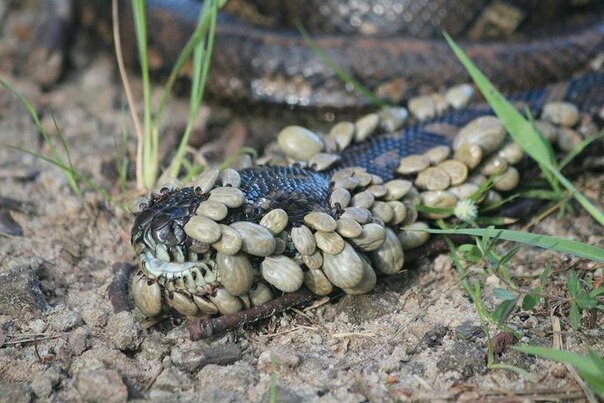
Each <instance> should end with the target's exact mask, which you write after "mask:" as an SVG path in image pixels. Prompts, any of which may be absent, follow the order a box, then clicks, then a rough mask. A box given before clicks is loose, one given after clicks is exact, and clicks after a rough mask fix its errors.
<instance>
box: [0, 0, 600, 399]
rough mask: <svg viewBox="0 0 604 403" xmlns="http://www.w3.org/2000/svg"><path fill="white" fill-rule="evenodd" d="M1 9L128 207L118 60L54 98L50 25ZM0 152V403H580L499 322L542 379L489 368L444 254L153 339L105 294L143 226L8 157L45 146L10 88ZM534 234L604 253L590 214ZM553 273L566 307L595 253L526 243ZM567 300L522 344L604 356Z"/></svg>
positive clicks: (39, 166) (178, 114)
mask: <svg viewBox="0 0 604 403" xmlns="http://www.w3.org/2000/svg"><path fill="white" fill-rule="evenodd" d="M3 4H6V3H3V2H0V19H1V20H2V22H3V23H2V24H1V28H0V29H1V31H2V32H1V36H0V77H2V78H3V79H4V80H6V81H8V82H9V83H10V84H11V85H12V86H13V87H14V88H15V89H16V90H17V91H19V92H20V93H21V94H22V95H23V96H24V97H26V98H27V99H29V100H30V101H31V102H32V103H33V104H34V106H35V107H36V108H37V109H38V110H39V111H40V113H41V116H42V125H43V126H44V127H45V128H47V129H48V130H49V131H50V132H54V129H53V122H52V118H51V113H50V112H51V111H52V113H54V116H55V117H56V120H57V123H58V126H59V127H60V129H61V131H62V133H63V135H64V136H65V138H66V140H67V142H68V144H69V147H70V151H71V157H72V159H73V164H74V165H75V167H77V169H78V170H79V171H80V172H81V173H83V174H85V175H87V176H89V177H90V178H91V179H92V180H93V181H94V182H95V183H98V184H100V185H101V186H102V187H103V188H104V189H106V190H107V191H108V192H109V193H110V194H111V195H112V196H113V197H115V198H118V199H119V197H120V195H121V192H120V189H119V187H118V184H117V180H116V179H115V177H114V176H112V175H111V173H110V171H111V169H108V168H107V167H111V163H112V160H113V159H114V157H115V155H116V151H115V144H116V142H119V138H120V134H121V133H122V128H123V126H124V125H128V124H129V120H128V119H129V118H128V116H127V113H126V112H124V107H123V106H124V105H125V98H124V94H123V91H122V88H121V85H120V82H119V79H118V77H117V71H116V67H115V63H114V59H113V57H112V55H111V54H109V53H106V52H102V51H93V50H91V49H92V47H91V40H90V38H86V37H82V38H78V39H77V41H76V43H75V44H74V51H73V53H72V55H71V58H70V66H69V69H68V71H67V74H66V75H65V76H64V77H63V78H62V79H61V81H60V82H59V84H57V85H54V86H52V87H50V88H48V89H43V88H41V87H40V86H39V85H37V84H35V83H34V82H33V81H32V80H31V79H30V78H29V77H28V75H27V74H26V72H25V69H24V68H23V62H24V60H23V59H24V55H26V54H27V46H28V44H29V43H30V42H31V40H32V31H31V27H32V22H33V21H35V19H36V18H37V17H38V16H37V14H35V13H33V12H32V11H31V10H29V9H20V8H17V9H13V8H6V6H2V5H3ZM133 81H134V83H135V89H136V88H140V85H138V83H137V79H136V78H135V77H134V78H133ZM136 92H137V93H138V95H140V91H139V90H137V91H136ZM139 99H140V97H139ZM186 110H187V104H186V102H185V101H183V100H175V101H174V102H173V103H172V104H171V106H170V111H169V113H168V114H167V115H168V116H170V117H171V118H170V121H168V122H166V124H165V127H166V130H165V133H166V138H167V140H165V142H164V143H165V144H164V150H165V149H166V147H170V146H171V145H172V144H174V142H175V139H174V137H175V136H174V135H175V134H176V133H177V132H178V130H179V129H182V128H183V127H184V123H183V122H184V119H185V117H186ZM211 116H212V109H208V108H207V107H206V108H205V109H204V113H203V117H204V119H201V120H200V124H199V130H198V136H199V137H198V138H199V139H205V138H209V135H208V134H207V133H211V132H213V131H211V130H207V129H206V127H207V124H208V122H210V121H211ZM214 132H220V133H224V134H225V136H226V135H227V134H229V133H230V134H232V135H234V136H235V140H229V141H226V142H225V141H224V140H222V141H218V142H215V143H213V144H214V146H206V149H208V150H210V151H211V152H215V151H216V149H217V148H220V147H223V148H224V147H227V148H228V149H229V150H232V149H233V148H234V147H236V146H237V145H239V143H241V142H242V141H243V140H245V128H244V127H242V125H241V124H240V123H237V122H234V123H232V124H227V125H225V126H224V128H223V129H221V130H218V131H214ZM0 143H1V144H2V145H3V146H2V147H0V196H3V197H10V198H13V199H16V200H18V201H20V204H19V206H18V207H19V208H18V209H17V210H10V212H9V210H3V211H2V214H1V216H0V232H1V233H0V401H6V402H28V401H32V400H34V401H56V402H59V401H80V400H83V401H105V402H113V401H125V400H154V401H177V400H178V401H206V402H215V401H216V402H223V401H232V402H238V401H255V402H260V401H262V402H265V401H269V400H270V398H271V394H272V393H273V394H275V396H276V401H283V402H302V401H312V402H332V401H347V402H363V401H401V400H437V399H438V400H444V399H461V400H478V399H493V400H496V399H507V400H509V401H516V400H531V399H541V400H578V401H580V400H583V399H585V394H584V393H583V390H582V389H581V386H580V385H579V384H578V383H577V381H576V379H575V377H574V374H573V373H572V372H569V370H568V369H567V368H566V367H565V366H564V365H562V364H557V363H553V362H550V361H545V360H542V359H539V358H534V357H529V356H526V355H523V354H521V353H518V352H515V351H514V350H511V349H510V348H508V346H507V344H506V343H505V335H503V334H502V333H501V332H500V331H499V330H497V329H496V328H495V327H493V326H490V327H489V331H490V334H491V336H496V337H498V340H503V342H502V345H503V347H502V348H501V351H498V353H497V354H496V356H495V361H496V362H497V363H505V364H512V365H515V366H517V367H520V368H523V369H525V370H527V371H528V372H529V373H530V374H531V376H530V377H522V376H519V375H517V374H516V373H514V372H512V371H507V370H502V369H489V368H487V365H486V362H487V361H486V352H487V348H486V346H487V339H486V336H485V334H484V332H483V330H482V329H481V328H480V319H479V317H478V316H477V314H476V311H475V308H474V305H473V304H472V303H471V301H470V300H469V299H468V298H467V296H466V295H465V294H464V292H463V291H462V289H461V287H460V285H459V281H460V279H459V276H458V275H457V273H456V271H455V270H454V268H453V267H452V264H451V261H450V259H449V257H448V256H447V255H441V256H438V257H436V258H435V259H431V260H423V261H421V262H419V263H417V264H411V265H408V266H407V267H406V269H407V271H406V272H405V273H403V274H401V275H398V276H394V277H391V278H388V279H386V281H381V282H380V283H379V284H378V286H377V287H376V289H375V290H374V291H373V292H372V293H370V294H369V295H364V296H355V297H343V298H339V299H336V300H332V301H321V304H316V305H315V306H312V307H310V308H306V309H301V310H290V311H288V312H286V313H284V314H279V315H276V316H275V317H273V318H271V319H270V320H265V321H262V322H260V323H257V324H254V325H250V326H247V327H245V328H243V329H240V330H237V331H235V332H232V333H229V334H227V335H224V336H221V337H218V338H215V339H211V340H208V341H201V342H191V341H190V340H189V338H188V333H187V331H186V329H185V327H184V326H183V324H182V321H180V320H176V319H174V320H166V321H164V322H163V323H161V324H160V325H157V326H153V327H151V328H146V326H145V322H144V321H143V319H144V318H143V317H142V315H141V314H140V312H138V311H137V310H133V311H129V312H121V313H119V314H114V312H113V308H112V305H111V303H110V301H109V300H108V298H107V288H108V286H109V284H110V282H111V281H112V278H113V273H114V265H116V264H120V263H122V262H127V263H135V259H134V252H133V250H132V249H131V247H130V245H129V230H130V226H131V224H132V222H133V218H132V217H131V216H130V215H129V214H128V213H126V212H124V211H123V210H122V209H120V208H119V207H118V206H117V204H116V203H109V202H108V201H107V200H105V199H104V198H103V197H102V196H101V195H100V194H99V192H98V191H96V190H94V189H89V188H88V187H86V186H84V189H86V191H85V194H84V199H85V206H83V204H82V203H81V202H80V200H79V199H78V198H77V197H76V196H75V195H74V194H73V192H72V191H71V190H70V188H69V186H68V183H67V181H66V179H65V177H64V176H63V175H62V173H61V172H60V170H59V169H57V168H56V167H54V166H52V165H50V164H48V163H46V162H44V161H42V160H41V159H39V158H36V157H33V156H31V155H29V154H27V153H24V152H20V151H16V150H15V149H11V148H7V147H5V146H4V145H11V146H14V147H19V148H22V149H24V150H28V151H31V152H36V153H41V154H43V155H49V152H50V150H49V147H48V146H47V145H45V144H44V142H43V141H42V139H41V136H40V135H39V132H38V130H37V129H36V127H35V126H34V124H33V123H32V121H31V118H30V116H29V115H28V113H27V112H26V111H25V109H24V108H23V107H22V106H21V105H20V104H19V102H18V100H17V99H16V98H15V97H14V96H13V95H11V94H10V93H9V92H8V91H5V90H0ZM216 144H218V145H217V146H216ZM219 151H220V150H219ZM576 184H577V185H578V186H579V188H580V189H581V190H582V191H583V192H584V193H585V194H586V195H587V196H588V197H590V198H591V199H592V200H595V201H596V202H597V203H599V206H600V207H602V202H603V200H604V198H603V194H604V175H602V174H599V175H598V174H590V173H586V174H584V175H583V176H581V177H580V178H578V180H577V181H576ZM129 185H130V186H132V185H133V183H132V182H130V183H129ZM9 215H10V218H12V219H14V222H13V221H11V220H10V218H7V217H9ZM18 228H21V230H22V235H19V233H18ZM531 230H533V231H535V232H539V233H543V234H548V235H556V236H562V237H567V238H571V239H576V240H580V241H583V242H588V243H590V244H592V245H596V246H600V247H604V230H603V229H602V227H600V226H598V225H597V224H595V223H594V221H592V220H591V219H590V218H589V217H588V216H587V215H585V214H583V213H581V214H579V215H578V216H574V215H566V216H565V217H563V218H559V217H558V216H557V215H556V214H553V215H550V216H548V217H547V218H545V219H543V220H542V221H541V222H540V223H539V224H538V225H536V226H534V227H531ZM10 234H12V235H10ZM506 247H507V248H508V249H509V248H511V246H510V245H506ZM547 262H551V264H552V267H553V274H552V276H551V278H550V281H549V282H548V288H547V293H549V295H556V296H559V297H564V296H566V286H565V281H566V280H565V279H566V273H567V272H568V270H570V269H574V270H576V271H577V272H579V273H580V276H586V277H588V278H590V277H593V276H595V275H596V272H597V270H598V266H597V265H596V264H594V263H592V262H588V261H585V260H581V259H577V258H572V257H567V256H562V255H559V254H556V253H553V252H549V251H539V250H530V249H522V250H521V251H520V252H519V253H518V255H517V256H516V257H515V258H514V260H513V262H512V265H511V269H510V271H511V273H512V274H513V275H515V276H518V279H519V280H518V281H519V283H520V284H522V285H523V286H525V287H530V286H531V285H535V282H536V281H537V278H538V274H539V273H540V272H541V271H542V270H543V267H544V266H545V264H546V263H547ZM600 270H601V269H600ZM471 273H472V276H473V278H475V279H480V280H481V281H483V284H484V290H483V291H484V296H485V301H484V302H485V304H486V306H487V307H488V308H489V309H491V310H492V309H494V307H495V306H496V304H497V303H498V301H497V300H496V299H495V298H494V297H493V289H494V288H497V287H502V286H503V285H502V284H501V283H500V282H499V280H498V279H497V278H496V277H489V276H487V275H485V272H484V271H483V270H482V269H481V268H476V269H475V270H473V271H471ZM535 276H537V277H535ZM562 299H563V298H562ZM562 299H559V300H552V301H548V303H546V304H542V305H540V306H539V307H538V308H536V309H535V310H533V311H529V312H526V311H522V310H521V309H520V308H518V309H517V310H516V311H515V312H514V313H512V315H511V316H510V319H509V325H510V326H511V327H513V328H514V329H515V330H516V331H518V332H519V333H520V334H521V335H522V338H521V339H520V340H519V341H518V342H519V343H530V344H536V345H543V346H551V345H552V341H553V339H554V338H555V337H557V335H556V334H554V331H553V329H554V327H555V325H556V324H557V323H560V326H561V338H562V347H563V348H565V349H569V350H573V351H577V352H585V351H586V349H587V347H592V348H594V349H595V350H596V351H597V352H598V353H599V354H600V355H602V354H604V320H603V318H602V315H601V314H599V316H594V315H592V316H590V317H588V316H587V315H585V316H584V318H583V319H584V321H583V324H584V326H583V328H582V330H581V331H573V330H572V329H571V328H570V325H569V322H568V319H567V315H568V306H567V304H564V303H557V302H556V301H561V300H562Z"/></svg>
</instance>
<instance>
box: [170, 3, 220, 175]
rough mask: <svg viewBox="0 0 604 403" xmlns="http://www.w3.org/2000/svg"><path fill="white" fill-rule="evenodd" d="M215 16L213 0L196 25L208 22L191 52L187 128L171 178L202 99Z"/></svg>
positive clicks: (178, 164) (214, 28)
mask: <svg viewBox="0 0 604 403" xmlns="http://www.w3.org/2000/svg"><path fill="white" fill-rule="evenodd" d="M217 14H218V2H217V1H216V0H213V1H211V2H210V3H209V6H208V7H207V8H206V7H204V9H203V11H202V13H201V16H200V20H199V23H198V25H202V23H203V21H204V20H209V21H210V24H209V28H208V31H207V33H205V32H204V34H205V35H204V36H205V40H204V41H202V42H200V43H199V44H197V46H195V49H194V51H193V79H192V85H191V87H192V88H191V100H190V110H189V119H188V121H187V127H186V128H185V132H184V135H183V137H182V139H181V141H180V144H179V146H178V150H177V152H176V155H175V156H174V159H173V160H172V164H171V167H170V169H169V172H170V175H171V176H173V177H177V176H178V173H179V171H180V167H181V165H182V160H183V158H184V156H185V151H186V147H187V144H188V143H189V137H190V136H191V132H192V130H193V124H194V123H195V118H196V117H197V114H198V113H199V108H200V105H201V100H202V99H203V94H204V89H205V84H206V81H207V78H208V72H209V70H210V61H211V58H212V50H213V48H214V36H215V33H216V16H217Z"/></svg>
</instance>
